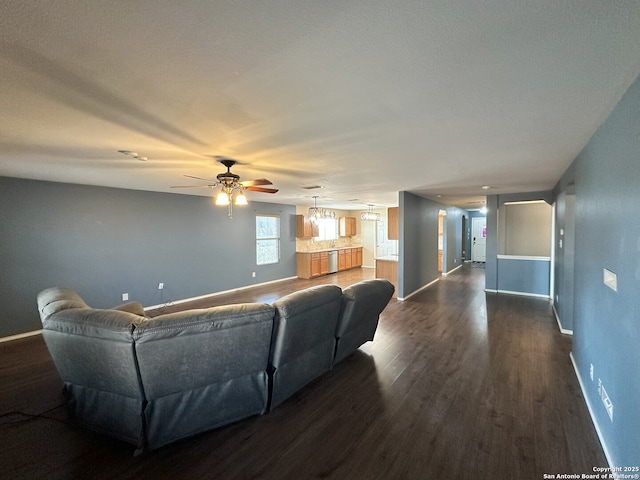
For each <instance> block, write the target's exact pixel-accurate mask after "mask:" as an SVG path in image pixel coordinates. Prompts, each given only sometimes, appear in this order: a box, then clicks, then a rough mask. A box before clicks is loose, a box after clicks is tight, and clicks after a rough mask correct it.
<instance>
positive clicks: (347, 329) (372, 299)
mask: <svg viewBox="0 0 640 480" xmlns="http://www.w3.org/2000/svg"><path fill="white" fill-rule="evenodd" d="M394 290H395V288H394V286H393V284H392V283H391V282H389V281H387V280H384V279H381V278H374V279H369V280H363V281H361V282H358V283H356V284H353V285H351V286H349V287H347V288H345V289H344V290H343V291H342V302H341V308H340V315H339V317H338V322H337V326H336V333H335V335H336V339H337V344H336V353H335V359H334V364H336V363H337V362H339V361H340V360H342V359H343V358H345V357H347V356H348V355H350V354H351V353H353V352H354V351H355V350H357V349H358V347H360V345H362V344H363V343H365V342H367V341H370V340H373V337H374V334H375V332H376V329H377V327H378V319H379V318H380V313H381V312H382V311H383V310H384V308H385V307H386V306H387V304H388V303H389V300H391V297H392V296H393V292H394Z"/></svg>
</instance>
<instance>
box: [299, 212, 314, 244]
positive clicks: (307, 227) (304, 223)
mask: <svg viewBox="0 0 640 480" xmlns="http://www.w3.org/2000/svg"><path fill="white" fill-rule="evenodd" d="M317 236H318V225H316V224H315V223H313V222H312V221H311V220H309V219H308V218H307V217H305V216H304V215H296V237H298V238H313V237H317Z"/></svg>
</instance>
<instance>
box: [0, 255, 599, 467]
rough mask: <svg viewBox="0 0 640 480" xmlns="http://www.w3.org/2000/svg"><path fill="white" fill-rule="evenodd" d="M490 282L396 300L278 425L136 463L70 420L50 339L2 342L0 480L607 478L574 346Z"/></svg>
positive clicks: (214, 435)
mask: <svg viewBox="0 0 640 480" xmlns="http://www.w3.org/2000/svg"><path fill="white" fill-rule="evenodd" d="M363 276H364V277H368V276H371V271H370V270H363V271H362V272H360V271H359V270H355V271H351V272H344V273H341V274H336V275H331V276H328V277H323V278H322V279H320V280H287V281H284V282H279V283H274V284H271V285H269V286H266V287H259V288H255V289H249V290H242V291H240V292H237V293H234V294H227V295H221V296H216V297H212V299H210V300H211V301H210V303H224V302H227V301H237V302H242V301H254V300H256V301H266V302H269V301H272V300H273V299H275V298H277V297H279V296H281V295H283V294H286V293H289V292H290V291H294V290H296V289H299V288H302V287H305V286H308V285H312V284H315V283H318V282H321V281H325V282H332V283H337V284H338V285H341V286H346V285H349V284H350V283H353V282H355V281H357V280H358V279H360V278H362V277H363ZM483 285H484V271H483V270H482V269H479V268H469V267H465V268H463V269H459V270H458V271H456V272H454V273H453V274H450V275H449V276H448V277H446V278H445V279H443V280H441V281H440V282H438V283H436V284H435V285H433V286H432V287H430V288H428V289H426V290H424V291H422V292H421V293H419V294H418V295H416V296H414V297H412V298H410V299H409V300H406V301H404V302H398V301H396V300H395V299H393V300H392V301H391V303H390V304H389V306H388V307H387V309H386V310H385V312H384V313H383V315H382V317H381V321H380V326H379V329H378V332H377V334H376V339H375V341H374V342H370V343H368V344H366V345H365V346H363V347H362V348H361V351H359V352H356V354H354V355H352V356H351V357H349V358H348V359H346V360H345V361H343V362H342V363H340V364H339V365H338V366H336V368H334V369H333V371H331V372H330V373H328V374H327V375H325V376H323V377H321V378H320V379H318V380H316V381H315V382H313V383H312V384H310V385H308V386H307V387H306V388H304V389H303V390H302V391H300V392H299V393H298V394H296V395H294V396H293V397H292V398H290V399H289V400H288V401H286V402H285V403H284V404H282V405H281V406H279V407H278V408H276V409H275V410H274V411H272V412H271V413H268V414H266V415H263V416H260V417H254V418H250V419H247V420H244V421H241V422H238V423H236V424H234V425H230V426H227V427H224V428H221V429H218V430H215V431H212V432H208V433H205V434H202V435H199V436H197V437H194V438H190V439H187V440H184V441H181V442H179V443H177V444H174V445H172V446H169V447H166V448H163V449H161V450H158V451H155V452H151V453H148V454H145V455H142V456H140V457H133V456H132V452H133V448H132V447H130V446H128V445H126V444H122V443H120V442H118V441H115V440H111V439H108V438H106V437H102V436H99V435H94V434H92V433H89V432H86V431H84V430H79V429H76V428H74V427H71V426H69V425H68V424H67V423H66V422H65V421H64V418H65V414H64V409H63V408H62V407H59V405H60V403H61V401H62V399H61V394H60V380H59V378H58V376H57V374H56V372H55V369H54V367H53V364H52V362H51V360H50V358H49V356H48V353H47V351H46V347H45V346H44V343H43V341H42V338H41V337H39V336H37V337H31V338H27V339H22V340H16V341H14V342H10V343H5V344H0V392H1V397H0V414H1V413H4V414H5V415H3V416H2V417H1V418H0V439H1V440H0V442H1V448H0V471H1V472H2V473H1V474H0V477H2V478H12V479H14V478H47V479H57V478H61V479H70V478H74V479H75V478H82V479H84V478H100V479H102V478H104V479H107V478H113V479H115V478H117V479H129V478H131V479H140V478H152V479H163V478H171V479H178V478H180V479H183V478H184V479H225V480H226V479H311V478H330V479H385V480H387V479H474V480H475V479H498V480H502V479H542V478H544V474H545V473H548V474H558V473H574V474H575V473H577V474H581V473H591V472H592V468H593V467H594V466H605V465H606V460H605V457H604V455H603V452H602V449H601V447H600V444H599V443H598V440H597V437H596V434H595V431H594V427H593V425H592V423H591V420H590V417H589V414H588V412H587V408H586V405H585V403H584V400H583V398H582V394H581V392H580V389H579V385H578V382H577V380H576V377H575V374H574V372H573V369H572V366H571V362H570V359H569V352H570V348H571V339H570V337H566V336H563V335H562V334H560V333H559V332H558V329H557V326H556V323H555V320H554V319H553V317H552V312H551V310H550V306H549V303H548V302H547V301H544V300H540V299H531V298H524V297H517V296H507V295H495V294H485V293H484V291H483ZM198 303H199V305H198V306H202V305H203V303H202V302H198ZM171 308H176V307H167V309H171ZM179 308H185V305H181V306H180V307H179ZM12 411H20V412H22V413H26V414H30V415H40V414H41V415H40V416H37V417H27V416H24V415H23V414H20V413H8V412H12Z"/></svg>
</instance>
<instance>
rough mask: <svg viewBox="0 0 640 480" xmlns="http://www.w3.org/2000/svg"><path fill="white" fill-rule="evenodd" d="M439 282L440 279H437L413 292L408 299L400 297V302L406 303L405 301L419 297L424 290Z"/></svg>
mask: <svg viewBox="0 0 640 480" xmlns="http://www.w3.org/2000/svg"><path fill="white" fill-rule="evenodd" d="M438 280H440V279H439V278H436V279H435V280H433V281H431V282H429V283H427V284H426V285H424V286H422V287H420V288H419V289H418V290H415V291H413V292H411V293H410V294H409V295H407V296H406V297H398V300H399V301H400V302H404V301H405V300H407V299H409V298H411V297H413V296H414V295H417V294H418V293H420V292H421V291H422V290H424V289H425V288H429V287H430V286H431V285H433V284H434V283H436V282H437V281H438Z"/></svg>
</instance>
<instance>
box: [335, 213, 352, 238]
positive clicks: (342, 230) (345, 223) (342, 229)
mask: <svg viewBox="0 0 640 480" xmlns="http://www.w3.org/2000/svg"><path fill="white" fill-rule="evenodd" d="M338 234H339V235H340V236H341V237H353V236H354V235H355V234H356V217H340V218H339V219H338Z"/></svg>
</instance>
